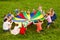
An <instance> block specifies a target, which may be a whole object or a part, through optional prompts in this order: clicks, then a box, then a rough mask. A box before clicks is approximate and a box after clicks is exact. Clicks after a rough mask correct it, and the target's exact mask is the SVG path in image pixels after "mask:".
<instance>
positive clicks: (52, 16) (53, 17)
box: [49, 8, 56, 23]
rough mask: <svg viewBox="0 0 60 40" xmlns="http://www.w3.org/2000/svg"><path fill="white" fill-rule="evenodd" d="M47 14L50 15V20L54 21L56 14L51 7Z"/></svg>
mask: <svg viewBox="0 0 60 40" xmlns="http://www.w3.org/2000/svg"><path fill="white" fill-rule="evenodd" d="M49 14H50V16H51V19H52V22H53V23H54V21H55V19H56V14H55V12H54V10H53V8H50V11H49Z"/></svg>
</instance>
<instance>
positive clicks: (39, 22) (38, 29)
mask: <svg viewBox="0 0 60 40" xmlns="http://www.w3.org/2000/svg"><path fill="white" fill-rule="evenodd" d="M42 23H43V22H42V21H40V20H38V22H37V23H35V24H36V26H37V30H36V31H37V32H38V33H40V31H41V30H42Z"/></svg>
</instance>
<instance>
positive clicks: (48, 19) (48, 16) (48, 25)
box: [46, 13, 52, 29]
mask: <svg viewBox="0 0 60 40" xmlns="http://www.w3.org/2000/svg"><path fill="white" fill-rule="evenodd" d="M46 16H47V18H46V20H47V21H48V24H47V28H48V29H49V27H50V24H51V23H52V20H51V17H50V15H49V13H48V14H46Z"/></svg>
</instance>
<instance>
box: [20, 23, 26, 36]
mask: <svg viewBox="0 0 60 40" xmlns="http://www.w3.org/2000/svg"><path fill="white" fill-rule="evenodd" d="M25 32H26V28H25V27H24V25H23V24H22V27H21V28H20V34H22V35H24V34H25Z"/></svg>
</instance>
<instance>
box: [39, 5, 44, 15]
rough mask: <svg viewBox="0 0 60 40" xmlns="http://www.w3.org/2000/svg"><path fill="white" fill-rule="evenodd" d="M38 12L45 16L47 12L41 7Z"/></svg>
mask: <svg viewBox="0 0 60 40" xmlns="http://www.w3.org/2000/svg"><path fill="white" fill-rule="evenodd" d="M38 10H39V11H40V12H41V13H42V14H43V15H44V16H45V11H43V10H42V6H39V8H38Z"/></svg>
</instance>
